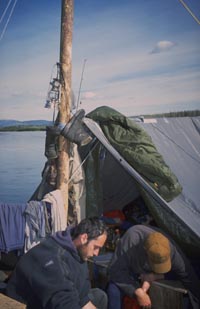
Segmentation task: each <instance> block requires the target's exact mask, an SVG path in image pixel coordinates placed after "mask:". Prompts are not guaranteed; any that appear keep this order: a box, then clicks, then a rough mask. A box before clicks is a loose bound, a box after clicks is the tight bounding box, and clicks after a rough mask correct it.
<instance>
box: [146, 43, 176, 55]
mask: <svg viewBox="0 0 200 309" xmlns="http://www.w3.org/2000/svg"><path fill="white" fill-rule="evenodd" d="M175 45H176V43H174V42H171V41H160V42H158V43H157V44H156V46H155V47H154V48H153V50H152V51H151V54H156V53H162V52H166V51H168V50H171V49H172V48H173V47H174V46H175Z"/></svg>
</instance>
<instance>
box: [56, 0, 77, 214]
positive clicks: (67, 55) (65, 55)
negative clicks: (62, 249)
mask: <svg viewBox="0 0 200 309" xmlns="http://www.w3.org/2000/svg"><path fill="white" fill-rule="evenodd" d="M73 8H74V0H62V9H61V32H60V33H61V34H60V71H61V103H60V110H59V115H58V120H59V122H60V123H67V122H68V121H69V119H70V107H71V75H72V73H71V72H72V64H71V62H72V29H73ZM69 146H70V144H69V142H68V141H67V140H66V139H65V138H64V137H63V136H60V137H59V157H58V166H57V172H58V175H57V188H58V189H60V190H61V192H62V195H63V199H64V203H65V209H66V213H67V214H68V183H67V182H68V179H69ZM66 220H67V218H66Z"/></svg>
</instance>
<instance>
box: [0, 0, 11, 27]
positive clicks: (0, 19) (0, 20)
mask: <svg viewBox="0 0 200 309" xmlns="http://www.w3.org/2000/svg"><path fill="white" fill-rule="evenodd" d="M11 2H12V0H10V1H9V2H8V5H7V7H6V8H5V10H4V12H3V14H2V16H1V18H0V23H1V22H2V20H3V19H4V16H5V14H6V12H7V10H8V8H9V6H10V4H11Z"/></svg>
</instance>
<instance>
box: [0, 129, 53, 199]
mask: <svg viewBox="0 0 200 309" xmlns="http://www.w3.org/2000/svg"><path fill="white" fill-rule="evenodd" d="M45 135H46V134H45V132H0V145H1V147H0V202H7V203H16V202H26V201H27V200H28V199H29V198H30V197H31V195H32V194H33V193H34V191H35V189H36V188H37V186H38V185H39V183H40V181H41V179H42V178H41V172H42V170H43V168H44V164H45V162H46V160H47V159H46V157H45V156H44V150H45Z"/></svg>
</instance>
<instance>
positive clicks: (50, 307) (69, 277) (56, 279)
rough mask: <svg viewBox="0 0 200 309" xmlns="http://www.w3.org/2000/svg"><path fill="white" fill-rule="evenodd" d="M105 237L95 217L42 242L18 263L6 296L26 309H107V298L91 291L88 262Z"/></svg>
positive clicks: (101, 293)
mask: <svg viewBox="0 0 200 309" xmlns="http://www.w3.org/2000/svg"><path fill="white" fill-rule="evenodd" d="M106 238H107V229H106V226H105V224H104V223H103V222H102V221H101V220H99V219H98V218H88V219H84V220H82V221H81V222H80V223H79V224H78V225H77V226H75V227H68V228H67V229H66V230H65V231H63V232H57V233H56V234H55V235H53V236H50V237H49V238H47V239H45V240H44V241H42V242H41V243H40V244H38V245H36V246H35V247H34V248H32V249H30V250H29V251H28V252H27V253H26V254H25V255H24V256H22V257H21V259H20V261H19V262H18V264H17V266H16V268H15V270H14V273H13V275H12V277H11V279H10V280H9V282H8V286H7V295H8V296H10V297H12V298H15V299H16V300H18V301H21V302H24V303H26V304H27V308H28V309H35V308H38V309H54V308H56V309H59V308H62V309H69V308H71V309H80V308H82V309H95V308H99V309H106V308H107V296H106V294H105V292H103V291H102V290H100V289H91V286H90V280H89V272H88V267H87V260H88V258H90V257H92V256H97V255H98V254H99V251H100V249H101V248H102V247H103V245H104V243H105V241H106Z"/></svg>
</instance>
